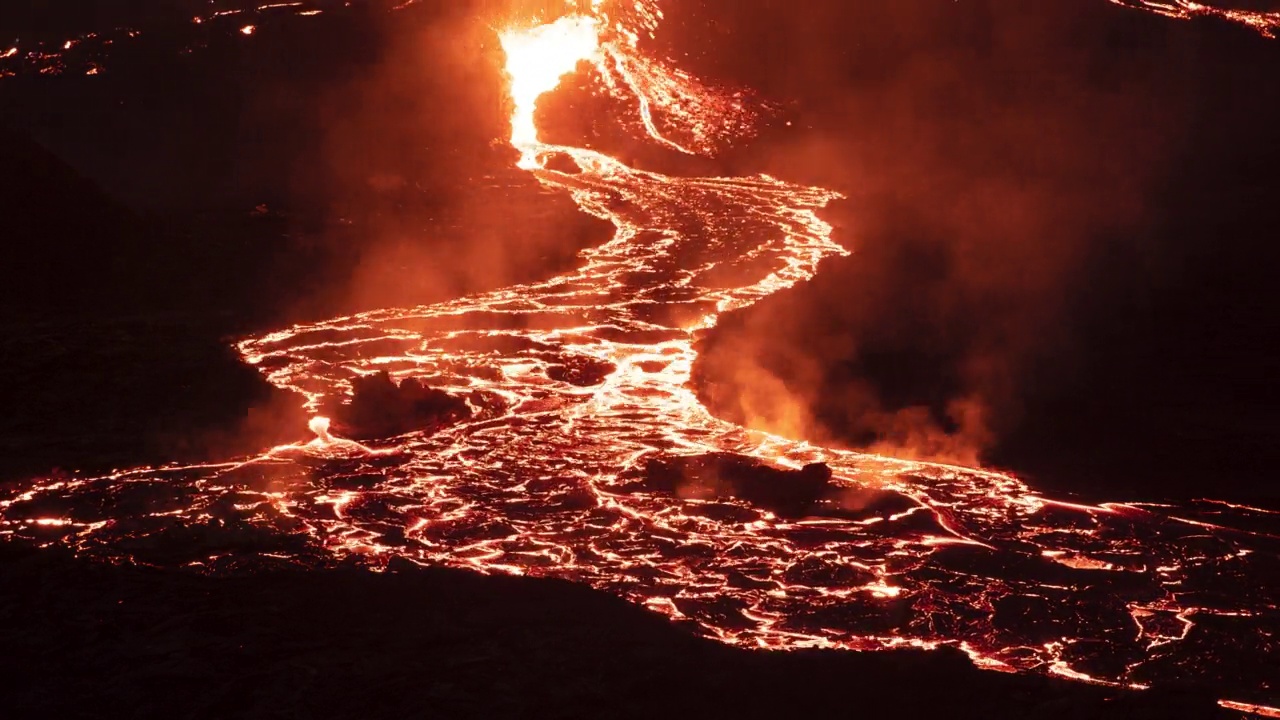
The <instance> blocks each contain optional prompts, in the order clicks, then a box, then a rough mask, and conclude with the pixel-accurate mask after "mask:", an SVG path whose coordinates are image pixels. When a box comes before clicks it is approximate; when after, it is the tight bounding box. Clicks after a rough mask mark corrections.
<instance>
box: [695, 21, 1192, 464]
mask: <svg viewBox="0 0 1280 720" xmlns="http://www.w3.org/2000/svg"><path fill="white" fill-rule="evenodd" d="M709 6H710V4H705V6H704V7H703V10H705V11H708V12H711V11H712V10H713V9H712V8H710V7H709ZM682 20H683V23H684V27H685V28H686V30H687V31H688V32H689V33H690V37H692V36H693V35H694V34H696V32H697V30H695V28H697V27H700V26H702V25H703V21H699V19H698V18H696V17H694V16H693V14H692V13H691V14H690V16H689V17H687V18H682ZM711 24H712V26H713V27H715V28H716V29H717V30H718V31H719V33H718V37H717V38H716V40H715V44H716V46H717V48H718V49H717V51H716V55H717V57H716V58H715V59H714V61H712V60H708V59H705V58H704V62H706V63H707V66H708V67H707V68H706V69H707V70H708V71H709V72H713V73H717V74H719V75H720V76H721V77H727V78H732V79H734V80H737V81H739V82H742V83H743V84H748V85H751V86H753V87H756V88H759V89H760V90H761V92H762V94H763V95H765V96H767V97H772V98H783V99H789V100H793V101H794V105H793V106H791V107H790V108H787V109H784V112H783V117H781V118H779V122H778V123H777V125H778V127H776V128H775V130H774V131H773V132H772V133H770V134H768V135H767V136H766V139H765V140H764V141H763V142H761V143H759V144H758V147H761V146H762V147H763V148H764V149H763V150H759V151H755V152H751V153H744V155H743V156H742V157H739V158H734V160H733V162H734V163H735V164H736V165H737V167H735V169H737V170H740V169H742V167H761V166H763V167H764V168H766V169H767V170H768V171H769V172H771V173H774V174H777V175H779V176H782V177H787V178H788V179H797V180H802V181H806V182H812V183H814V184H818V185H823V186H826V187H833V188H836V189H838V190H840V191H842V192H844V193H845V194H846V195H847V196H848V201H847V202H845V203H844V204H843V205H842V206H841V207H840V208H838V209H837V210H836V211H835V212H834V213H832V214H831V215H830V217H831V219H832V221H833V222H834V223H835V224H836V225H837V228H838V231H837V235H836V238H837V239H838V240H839V241H841V242H842V243H843V244H845V245H846V246H847V247H849V248H851V249H852V250H853V251H854V255H853V256H852V257H850V258H848V259H843V260H839V261H832V262H830V263H829V264H828V265H826V266H824V268H823V270H822V272H820V273H819V275H818V277H817V279H816V280H815V281H814V282H813V283H811V284H808V285H805V286H803V287H800V288H797V289H796V290H795V291H792V292H789V293H781V294H779V295H777V296H775V297H773V298H770V299H768V300H767V301H765V302H763V303H761V304H760V305H759V306H757V307H755V308H752V309H750V310H748V311H746V312H742V313H739V314H737V315H736V316H731V317H728V318H726V319H725V320H724V323H723V325H722V327H721V328H720V329H718V330H717V331H716V332H714V333H712V334H711V336H710V337H708V339H707V341H706V342H705V343H704V347H703V354H702V361H701V362H702V367H701V368H700V372H699V377H700V381H701V383H702V388H701V391H702V393H703V395H704V397H706V398H707V400H708V402H709V404H710V405H711V406H712V407H713V409H715V410H716V411H717V412H721V413H725V414H727V415H731V416H734V417H735V418H736V419H738V420H742V421H745V422H747V423H749V424H752V425H754V426H756V427H760V428H762V429H769V430H774V431H778V432H782V433H785V434H788V435H792V436H800V437H805V438H809V439H815V440H822V441H825V442H843V443H846V444H853V445H856V446H860V447H869V448H871V449H874V450H878V451H883V452H886V453H892V454H897V455H914V456H918V457H928V458H931V459H942V460H953V461H957V462H964V463H969V462H973V461H975V460H978V459H979V457H980V456H981V455H982V453H983V452H984V451H986V450H988V449H989V448H991V447H992V446H993V443H995V442H997V440H998V439H999V438H1000V437H1001V436H1002V434H1004V433H1006V432H1008V431H1009V430H1010V429H1011V428H1012V427H1014V426H1015V425H1016V423H1017V422H1018V419H1019V416H1020V412H1021V409H1022V405H1023V400H1024V397H1025V395H1026V393H1027V392H1028V390H1029V389H1030V388H1032V387H1035V386H1039V385H1043V384H1052V383H1053V382H1054V381H1055V379H1057V378H1060V377H1063V376H1064V375H1069V374H1070V373H1071V372H1072V365H1073V348H1074V325H1075V324H1076V323H1077V322H1078V321H1079V317H1080V313H1081V311H1082V308H1084V307H1086V306H1090V307H1096V306H1097V305H1098V304H1099V303H1100V300H1099V297H1098V293H1099V292H1100V291H1099V289H1098V288H1100V287H1103V286H1108V285H1114V283H1112V282H1111V280H1112V279H1111V278H1108V277H1105V276H1104V277H1099V276H1098V275H1097V272H1096V270H1091V271H1088V272H1086V270H1085V269H1086V268H1087V267H1091V266H1094V265H1101V266H1103V267H1106V266H1108V263H1106V262H1103V263H1099V262H1098V258H1129V259H1133V258H1137V259H1138V264H1139V265H1141V264H1142V262H1144V260H1143V258H1145V257H1146V256H1147V255H1149V254H1150V253H1149V251H1150V248H1148V247H1146V246H1145V245H1144V244H1143V243H1144V241H1143V240H1142V238H1143V237H1145V231H1146V230H1147V229H1148V228H1149V222H1150V220H1151V215H1150V212H1149V211H1150V203H1151V200H1152V198H1153V194H1154V193H1156V192H1157V191H1158V190H1159V188H1160V182H1161V180H1162V178H1163V177H1165V175H1166V173H1168V172H1170V166H1171V163H1172V161H1173V157H1174V154H1175V150H1176V148H1177V144H1178V141H1179V138H1180V136H1181V133H1182V132H1183V130H1184V128H1183V127H1181V126H1180V123H1179V122H1177V121H1171V120H1170V118H1171V117H1177V116H1178V115H1179V109H1180V108H1181V107H1182V105H1183V104H1184V103H1185V97H1184V96H1183V95H1182V94H1181V93H1180V91H1179V90H1178V89H1177V88H1176V87H1175V84H1174V82H1173V81H1172V80H1171V78H1176V77H1177V76H1178V75H1179V73H1180V72H1181V71H1182V69H1183V68H1182V66H1183V65H1184V63H1185V61H1186V58H1185V57H1184V53H1183V52H1182V50H1180V49H1178V48H1177V47H1176V45H1175V44H1174V43H1172V42H1170V40H1169V37H1168V36H1167V35H1165V34H1164V24H1163V23H1161V22H1160V21H1158V20H1154V19H1152V18H1149V17H1148V16H1138V15H1137V14H1132V15H1130V14H1126V13H1125V11H1122V10H1119V9H1117V8H1115V7H1114V6H1110V5H1108V4H1106V3H1099V4H1097V5H1096V6H1089V4H1087V3H1079V2H1069V3H1055V2H1045V3H1031V4H1028V3H1019V2H1006V1H1004V0H988V1H986V2H966V3H935V2H923V1H922V2H917V1H906V2H892V3H888V2H874V3H873V2H860V3H844V2H823V3H807V4H804V5H803V6H796V5H795V4H794V3H782V2H773V1H772V0H756V1H754V2H747V3H742V4H741V5H740V8H739V7H735V11H734V12H732V13H725V14H716V15H715V18H714V21H713V22H712V23H711ZM679 42H680V40H677V41H676V43H677V45H678V44H679ZM782 120H790V121H791V123H792V124H791V126H790V127H787V126H786V125H784V124H783V123H782V122H781V121H782ZM1112 264H1113V265H1115V266H1116V267H1119V266H1122V265H1123V266H1125V267H1127V268H1132V266H1133V265H1134V263H1133V262H1124V263H1112ZM1148 269H1149V268H1148ZM1149 279H1150V278H1149V277H1141V278H1135V279H1134V282H1135V284H1138V285H1141V284H1142V283H1144V282H1147V281H1149ZM1103 304H1105V302H1103Z"/></svg>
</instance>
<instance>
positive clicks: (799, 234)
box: [0, 0, 1280, 712]
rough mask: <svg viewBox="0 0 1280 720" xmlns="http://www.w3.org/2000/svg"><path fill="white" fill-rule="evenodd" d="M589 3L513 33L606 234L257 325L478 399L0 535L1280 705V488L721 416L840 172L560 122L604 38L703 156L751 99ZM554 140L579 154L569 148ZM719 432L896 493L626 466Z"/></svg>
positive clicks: (292, 373) (327, 360) (518, 108)
mask: <svg viewBox="0 0 1280 720" xmlns="http://www.w3.org/2000/svg"><path fill="white" fill-rule="evenodd" d="M590 12H591V14H590V15H572V14H571V15H569V16H566V17H565V18H563V19H561V20H558V21H556V22H554V23H551V24H547V25H543V26H540V27H536V28H532V29H526V30H512V31H509V32H507V33H505V34H504V35H503V37H502V42H503V46H504V47H505V48H506V50H507V52H508V57H509V66H508V71H509V73H510V76H511V87H512V92H513V95H514V100H515V115H514V118H513V135H512V142H513V143H514V144H515V145H516V146H517V148H518V149H519V150H520V151H521V152H522V156H523V157H522V160H521V165H522V166H523V167H525V168H527V169H529V170H530V172H532V173H533V174H534V175H535V176H536V177H537V178H538V180H539V181H540V182H542V183H544V184H545V185H547V186H549V187H552V188H558V189H562V190H564V191H566V192H568V193H569V194H570V195H571V196H572V197H573V198H574V200H575V201H576V202H577V203H578V205H579V206H580V207H581V208H582V209H583V210H584V211H585V212H588V213H591V214H592V215H595V216H598V217H600V218H604V219H606V220H608V221H610V222H612V223H613V224H614V225H615V226H616V228H617V231H616V234H615V235H614V237H613V238H612V239H611V240H610V241H609V242H607V243H605V244H604V245H602V246H600V247H597V248H593V249H590V250H588V251H585V252H584V253H583V254H582V263H581V267H580V268H579V269H577V270H575V271H572V272H569V273H567V274H564V275H560V276H558V277H554V278H552V279H549V280H546V281H544V282H538V283H533V284H528V285H518V286H514V287H509V288H505V289H502V290H498V291H495V292H491V293H487V294H483V295H477V296H472V297H466V298H461V299H458V300H454V301H450V302H446V303H441V304H438V305H431V306H425V307H416V308H397V309H386V310H378V311H374V312H368V313H363V314H360V315H356V316H351V317H342V318H335V319H332V320H328V321H325V322H320V323H316V324H309V325H298V326H294V327H291V328H288V329H285V330H280V331H278V332H274V333H271V334H268V335H264V336H262V337H255V338H250V339H247V340H245V341H243V342H241V343H240V344H239V346H238V347H239V350H240V352H241V353H242V355H243V357H244V359H245V360H246V361H247V362H248V363H250V364H252V365H255V366H257V367H259V368H261V369H262V371H263V372H264V373H265V374H266V376H267V378H268V379H269V380H270V381H271V382H272V383H274V384H275V385H277V386H279V387H281V388H287V389H290V390H294V391H296V392H298V393H300V394H301V395H303V396H304V397H305V398H306V403H307V405H308V407H309V408H311V409H312V410H313V411H318V409H319V408H320V407H321V405H322V404H323V403H326V402H332V401H333V400H334V399H335V398H342V397H344V396H346V395H348V394H349V393H350V390H351V387H352V381H353V379H354V378H357V377H360V376H363V375H368V374H371V373H375V372H382V371H385V372H388V373H390V375H391V376H392V377H393V378H395V379H397V380H404V379H406V378H416V379H418V380H420V381H421V382H422V383H423V384H425V385H429V386H431V387H434V388H439V389H441V390H445V391H448V392H449V393H451V394H454V395H455V396H458V397H466V398H468V400H467V402H468V405H469V408H470V411H471V412H470V415H469V416H468V417H466V418H465V419H463V420H461V421H459V422H456V423H454V424H451V425H448V426H445V427H443V428H441V429H439V430H437V431H435V432H432V433H427V432H411V433H408V434H405V435H402V436H399V437H395V438H390V439H385V440H381V441H371V442H368V443H366V444H363V445H362V444H358V443H355V442H351V441H347V440H342V439H340V438H337V437H335V436H334V435H333V434H331V433H330V429H329V425H328V423H327V421H325V420H323V419H316V420H315V421H313V429H314V430H315V431H316V436H317V437H316V439H315V440H313V441H312V442H311V443H309V444H306V445H300V446H288V447H281V448H275V449H273V450H271V451H269V452H267V453H265V454H263V455H262V456H260V457H256V458H248V459H243V460H239V461H236V462H229V463H225V464H217V465H201V466H195V467H178V466H174V467H162V468H139V469H135V470H129V471H124V472H120V473H116V474H113V475H111V476H108V477H102V478H94V479H74V480H67V479H58V480H47V481H39V482H35V483H32V484H31V485H30V486H29V487H26V488H24V489H23V490H22V491H21V492H18V493H14V494H11V495H9V496H7V497H4V498H3V499H0V536H7V537H9V538H11V539H15V540H22V541H27V542H34V543H38V544H54V543H61V544H65V545H67V546H70V547H73V548H75V549H76V550H77V551H78V552H80V553H83V554H85V555H89V556H93V557H99V558H104V559H109V560H127V561H131V562H138V563H150V564H157V565H167V566H189V567H194V568H198V569H202V570H205V571H210V572H213V571H228V570H234V569H235V568H237V567H240V566H243V565H244V564H246V563H251V562H256V563H261V562H270V561H272V560H274V561H278V562H292V563H301V564H315V565H322V564H326V563H330V562H332V561H333V560H334V559H335V558H341V557H349V556H357V557H360V558H363V559H364V560H365V561H366V562H367V563H368V564H369V565H370V566H372V567H375V568H376V567H379V566H381V565H383V564H385V562H386V561H387V560H388V559H390V558H391V557H401V558H405V559H407V560H410V561H414V562H419V563H431V564H442V565H450V566H455V567H466V568H474V569H476V570H479V571H485V572H495V571H496V572H506V573H522V574H530V575H540V576H552V577H559V578H567V579H571V580H575V581H578V582H582V583H587V584H589V585H591V586H593V587H596V588H599V589H601V590H605V591H608V592H612V593H616V594H618V595H621V596H623V597H625V598H628V599H629V600H632V601H634V602H636V603H640V604H643V605H645V606H646V607H649V608H651V609H653V610H655V611H657V612H660V613H664V614H667V615H669V616H672V617H678V618H684V619H687V620H690V621H692V622H693V623H695V624H696V625H697V626H698V627H700V628H701V629H702V630H703V631H704V632H705V633H706V634H707V635H709V636H711V637H714V638H716V639H719V640H721V641H723V642H726V643H731V644H735V645H743V646H749V647H760V648H801V647H827V648H847V649H856V650H876V649H886V648H896V647H921V648H931V647H937V646H941V645H950V646H954V647H958V648H960V649H962V650H963V651H965V652H966V653H968V654H969V655H970V656H971V657H972V658H973V660H974V662H975V663H978V664H979V665H980V666H982V667H986V668H991V669H997V670H1006V671H1039V672H1045V673H1052V674H1057V675H1060V676H1063V677H1067V678H1073V679H1079V680H1086V681H1093V682H1105V683H1114V684H1117V685H1122V686H1128V687H1135V688H1136V687H1145V686H1149V685H1152V684H1156V683H1160V682H1163V681H1180V680H1186V679H1190V678H1194V679H1195V681H1196V682H1199V683H1203V684H1206V685H1209V686H1211V687H1214V688H1216V689H1217V690H1218V692H1219V693H1220V694H1221V696H1223V697H1226V698H1230V699H1231V703H1227V704H1234V705H1233V706H1245V705H1248V706H1250V707H1253V709H1254V710H1255V711H1259V712H1262V711H1268V710H1267V708H1266V707H1264V704H1265V703H1267V702H1271V704H1273V705H1276V704H1280V703H1277V702H1276V700H1278V699H1280V698H1277V693H1278V692H1280V691H1278V690H1277V688H1276V687H1275V686H1274V684H1273V681H1274V678H1272V677H1267V671H1266V670H1263V669H1261V668H1267V667H1274V664H1275V661H1276V658H1277V657H1280V634H1277V632H1276V630H1275V628H1276V627H1277V620H1278V619H1280V586H1277V585H1276V584H1275V583H1274V580H1269V579H1274V578H1275V577H1276V576H1277V566H1278V558H1277V547H1278V544H1277V543H1278V542H1280V541H1278V539H1277V537H1276V536H1275V535H1273V534H1267V533H1265V532H1262V531H1261V530H1259V529H1258V528H1277V527H1280V516H1277V515H1275V514H1274V513H1268V512H1267V511H1264V510H1260V509H1255V508H1249V507H1244V506H1238V505H1228V504H1226V503H1215V502H1210V501H1203V502H1197V503H1191V504H1189V505H1187V506H1183V507H1176V508H1175V507H1151V506H1137V505H1127V504H1105V505H1100V506H1083V505H1074V504H1070V503H1063V502H1055V501H1052V500H1048V499H1045V498H1042V497H1040V496H1038V495H1036V494H1035V493H1034V492H1032V491H1031V490H1030V489H1029V488H1028V487H1027V486H1026V485H1025V484H1024V483H1023V482H1021V481H1020V480H1018V479H1017V478H1015V477H1012V476H1009V475H1005V474H1000V473H993V472H986V471H982V470H976V469H967V468H959V467H948V466H941V465H934V464H927V463H918V462H905V461H899V460H893V459H889V458H883V457H877V456H869V455H864V454H859V453H854V452H847V451H840V450H832V449H827V448H823V447H817V446H814V445H811V444H808V443H804V442H797V441H793V440H789V439H786V438H782V437H777V436H772V435H767V434H763V433H759V432H752V431H748V430H747V429H744V428H742V427H739V426H736V425H733V424H730V423H727V422H724V421H722V420H719V419H717V418H715V417H713V416H711V415H710V414H709V413H708V412H707V410H706V409H705V408H704V407H703V406H702V405H701V404H700V403H699V402H698V400H697V398H696V397H695V396H694V394H693V392H692V390H691V389H690V385H689V379H690V371H691V368H692V366H693V363H694V358H695V352H694V350H693V336H694V333H695V331H697V330H699V329H704V328H707V327H710V326H712V325H713V324H715V323H716V321H717V318H718V317H719V316H720V315H721V314H723V313H724V312H726V311H729V310H733V309H735V308H741V307H744V306H747V305H750V304H751V303H753V302H755V301H756V300H758V299H760V298H762V297H765V296H767V295H769V294H771V293H774V292H777V291H778V290H781V289H783V288H786V287H789V286H791V285H794V284H795V283H798V282H801V281H804V280H807V279H809V278H811V277H812V276H813V275H814V273H815V272H816V271H817V268H818V265H819V263H820V262H821V261H822V260H823V259H824V258H827V257H831V256H835V255H841V254H845V252H846V251H845V250H844V249H843V248H841V247H840V246H838V245H837V244H835V243H834V242H832V240H831V237H830V235H831V228H830V226H828V225H827V224H826V223H825V222H823V221H822V220H821V219H820V218H819V217H818V215H817V211H818V210H820V209H821V208H822V207H823V206H824V205H826V204H827V203H828V202H829V201H831V200H832V199H833V198H835V197H837V196H836V194H835V193H834V192H832V191H829V190H824V189H820V188H812V187H801V186H797V185H792V184H789V183H786V182H783V181H780V180H777V179H774V178H770V177H764V176H756V177H734V178H683V177H669V176H664V175H660V174H656V173H651V172H645V171H641V170H637V169H634V168H630V167H627V166H626V165H624V164H622V163H620V162H619V161H617V160H615V159H613V158H611V157H608V156H605V155H602V154H600V153H597V152H593V151H590V150H586V149H582V148H575V147H555V146H549V145H546V144H543V143H542V142H540V140H539V139H538V133H537V128H536V126H535V125H534V123H533V118H534V112H533V109H534V104H535V103H536V101H537V99H538V98H539V97H540V96H542V95H543V94H544V93H546V92H549V91H551V90H553V89H554V88H555V87H556V86H557V85H558V83H559V82H560V80H561V78H562V77H563V76H564V75H566V74H569V73H571V72H574V71H575V68H579V69H580V67H583V66H584V65H583V64H584V63H585V64H587V65H590V66H592V67H593V68H594V70H593V71H594V72H596V73H597V74H598V75H599V77H600V80H601V85H602V87H604V88H605V89H606V90H607V91H609V92H612V93H615V94H617V95H618V96H619V97H625V98H627V99H629V100H630V101H631V102H632V103H633V105H632V107H634V109H635V112H636V117H637V118H639V120H640V121H639V122H638V123H637V126H638V127H642V128H644V130H645V132H646V133H647V134H648V135H649V136H650V138H651V139H652V140H653V141H655V142H658V143H660V144H662V145H664V146H666V147H669V148H674V149H678V150H680V151H683V152H690V153H705V152H708V151H710V150H711V149H713V148H714V147H715V146H716V144H717V143H719V142H722V141H724V140H725V139H727V135H726V134H727V133H732V132H736V129H738V128H741V127H742V126H743V125H744V124H745V123H746V122H747V120H748V119H749V115H750V114H749V111H748V110H747V109H745V108H744V107H743V105H742V103H741V102H740V101H739V100H737V99H735V98H734V97H733V96H732V95H729V94H724V93H719V92H717V91H715V90H713V89H711V88H708V87H706V86H704V85H702V84H700V83H698V82H697V81H696V80H693V79H692V78H690V77H688V76H686V75H684V74H681V73H678V72H676V71H674V70H671V69H670V68H668V67H666V66H665V65H664V64H662V63H660V62H657V61H654V60H652V59H649V58H647V57H645V56H644V55H643V54H642V53H641V52H640V39H641V38H642V37H643V36H646V35H647V34H649V33H651V32H652V31H653V29H654V28H655V27H656V24H657V21H658V19H659V18H660V14H659V12H658V9H657V7H656V5H655V4H654V0H640V1H639V2H634V3H629V4H626V5H625V6H622V7H618V8H614V6H613V4H611V3H609V2H604V1H602V0H596V1H595V2H593V3H591V11H590ZM611 13H612V14H611ZM551 154H565V155H567V156H569V157H571V158H572V159H573V160H574V161H575V163H576V165H577V166H578V167H579V168H580V169H581V172H579V173H575V174H572V175H570V174H564V173H559V172H556V171H553V170H550V169H547V167H546V166H545V165H544V158H546V157H548V156H549V155H551ZM725 278H734V281H733V282H726V281H725ZM575 362H589V363H593V365H591V366H592V367H605V368H609V371H608V372H602V373H600V376H599V377H592V378H590V379H589V380H588V381H584V382H577V383H575V382H571V381H570V380H572V379H573V378H568V377H566V376H565V374H564V373H563V372H560V373H557V372H556V368H563V367H565V366H566V365H571V364H573V363H575ZM592 382H594V383H595V384H591V383H592ZM710 453H733V454H736V455H738V456H745V457H747V458H751V459H754V460H756V461H759V462H763V463H765V464H769V465H773V466H777V467H782V468H791V469H798V468H801V467H803V466H805V465H806V464H810V463H825V464H826V465H827V466H828V467H830V469H831V470H832V473H833V477H832V478H831V482H833V483H834V484H835V485H837V486H839V487H843V488H847V489H848V490H849V492H850V493H858V492H870V491H874V492H875V493H879V494H881V495H886V494H887V495H891V496H892V497H893V498H895V502H896V505H892V506H889V505H886V506H885V507H884V509H883V510H881V511H875V510H867V511H864V512H857V511H850V512H846V513H843V514H841V513H832V514H829V515H826V516H822V517H814V516H809V517H802V518H799V519H796V518H783V517H779V516H778V515H775V514H774V513H771V512H769V511H767V510H763V509H761V508H759V507H755V506H752V505H751V504H750V503H748V502H746V501H743V500H737V499H726V498H719V499H717V498H704V499H698V498H680V497H677V496H671V495H669V494H662V493H656V492H634V491H628V490H627V489H626V486H627V478H629V477H634V476H635V474H636V473H637V472H639V471H640V470H641V469H642V468H644V467H645V465H646V464H647V463H649V462H650V461H652V460H655V459H658V458H670V457H680V456H695V455H705V454H710ZM1233 527H1236V528H1250V530H1248V531H1246V530H1244V529H1232V528H1233ZM264 558H265V560H264ZM1225 702H1226V701H1224V703H1225ZM1254 706H1256V707H1254Z"/></svg>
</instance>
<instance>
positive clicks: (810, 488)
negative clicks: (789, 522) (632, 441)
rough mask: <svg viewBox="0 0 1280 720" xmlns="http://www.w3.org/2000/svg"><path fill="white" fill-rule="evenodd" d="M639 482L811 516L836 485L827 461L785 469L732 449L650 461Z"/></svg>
mask: <svg viewBox="0 0 1280 720" xmlns="http://www.w3.org/2000/svg"><path fill="white" fill-rule="evenodd" d="M640 484H641V485H642V486H643V488H644V489H646V490H649V491H652V492H663V493H671V494H675V495H680V496H682V497H690V498H699V499H712V498H724V497H733V498H737V499H739V500H745V501H747V502H749V503H752V504H753V505H758V506H760V507H763V508H766V509H769V510H772V511H773V512H776V513H778V514H779V515H784V516H797V515H804V514H806V513H807V512H808V511H809V510H810V509H812V508H813V506H814V505H815V504H816V503H818V502H819V501H820V500H822V499H823V498H825V497H826V496H827V495H828V494H829V493H831V492H832V491H833V490H834V489H835V488H834V487H833V486H832V485H831V468H829V467H827V466H826V465H825V464H822V463H814V464H810V465H806V466H804V468H803V469H801V470H782V469H779V468H774V467H770V466H768V465H765V464H763V463H761V462H759V461H758V460H754V459H752V458H748V457H744V456H741V455H732V454H729V453H715V454H711V455H696V456H691V457H677V458H661V459H656V460H650V461H649V463H648V464H647V465H646V466H645V470H644V475H643V478H642V479H641V480H640Z"/></svg>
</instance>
